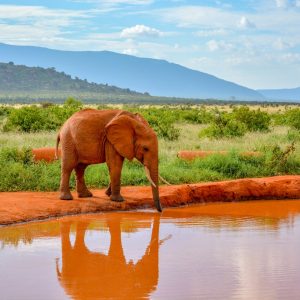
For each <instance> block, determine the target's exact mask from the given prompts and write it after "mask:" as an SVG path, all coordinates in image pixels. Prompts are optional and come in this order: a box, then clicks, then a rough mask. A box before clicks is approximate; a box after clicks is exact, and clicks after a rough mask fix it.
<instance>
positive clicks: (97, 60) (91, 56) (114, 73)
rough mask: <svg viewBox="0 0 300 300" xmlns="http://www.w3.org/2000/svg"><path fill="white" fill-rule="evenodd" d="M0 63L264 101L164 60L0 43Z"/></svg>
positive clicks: (159, 89)
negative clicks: (11, 62)
mask: <svg viewBox="0 0 300 300" xmlns="http://www.w3.org/2000/svg"><path fill="white" fill-rule="evenodd" d="M0 61H2V62H6V63H7V62H9V61H13V62H14V63H15V64H24V65H27V66H40V67H43V68H51V67H54V68H55V69H56V70H58V71H63V72H65V73H67V74H70V75H71V76H73V77H75V76H76V77H78V78H81V79H87V80H88V81H90V82H96V83H102V84H103V83H107V84H109V85H113V86H118V87H120V88H125V89H127V88H129V89H131V90H134V91H138V92H140V93H144V92H148V93H150V94H151V95H154V96H165V97H182V98H197V99H207V98H216V99H223V100H234V99H237V100H264V97H263V96H262V95H261V94H260V93H259V92H257V91H255V90H252V89H249V88H246V87H243V86H241V85H238V84H235V83H233V82H230V81H226V80H224V79H220V78H218V77H216V76H214V75H210V74H207V73H204V72H200V71H197V70H192V69H189V68H186V67H184V66H181V65H179V64H175V63H170V62H168V61H166V60H157V59H153V58H140V57H136V56H132V55H127V54H120V53H116V52H111V51H107V50H104V51H65V50H54V49H49V48H44V47H35V46H14V45H7V44H3V43H0Z"/></svg>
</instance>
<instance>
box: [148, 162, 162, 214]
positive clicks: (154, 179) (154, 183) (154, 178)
mask: <svg viewBox="0 0 300 300" xmlns="http://www.w3.org/2000/svg"><path fill="white" fill-rule="evenodd" d="M145 172H146V176H147V178H148V180H149V181H150V183H151V188H152V195H153V200H154V204H155V207H156V209H157V210H158V211H159V212H161V211H162V207H161V204H160V199H159V190H158V169H157V168H151V169H150V170H149V169H148V168H147V167H146V166H145Z"/></svg>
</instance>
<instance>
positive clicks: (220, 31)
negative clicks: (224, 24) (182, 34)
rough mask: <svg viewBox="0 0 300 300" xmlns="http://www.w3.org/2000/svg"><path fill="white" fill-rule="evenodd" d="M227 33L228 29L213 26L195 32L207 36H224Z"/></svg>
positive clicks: (200, 35)
mask: <svg viewBox="0 0 300 300" xmlns="http://www.w3.org/2000/svg"><path fill="white" fill-rule="evenodd" d="M228 33H229V30H226V29H224V28H215V29H205V30H199V31H197V32H196V33H195V34H196V35H197V36H199V37H209V36H224V35H227V34H228Z"/></svg>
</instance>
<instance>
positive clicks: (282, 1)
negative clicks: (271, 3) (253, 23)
mask: <svg viewBox="0 0 300 300" xmlns="http://www.w3.org/2000/svg"><path fill="white" fill-rule="evenodd" d="M275 3H276V6H277V7H278V8H288V7H300V0H275Z"/></svg>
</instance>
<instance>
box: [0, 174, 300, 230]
mask: <svg viewBox="0 0 300 300" xmlns="http://www.w3.org/2000/svg"><path fill="white" fill-rule="evenodd" d="M104 191H105V190H104V189H103V190H93V193H94V197H93V198H86V199H78V198H77V197H75V199H74V200H73V201H62V200H59V199H58V196H59V194H58V192H3V193H0V224H1V225H6V224H12V223H17V222H24V221H31V220H39V219H46V218H48V217H58V216H64V215H68V214H80V213H91V212H103V211H113V210H130V209H138V208H150V207H153V206H154V205H153V200H152V194H151V188H150V187H123V188H122V194H123V196H124V198H125V199H126V201H124V202H122V203H117V202H113V201H110V200H109V198H108V197H107V196H106V195H105V193H104ZM160 194H161V202H162V205H163V207H172V206H180V205H184V204H191V203H205V202H229V201H243V200H259V199H300V176H276V177H268V178H252V179H238V180H231V181H223V182H212V183H198V184H189V185H177V186H162V187H161V188H160ZM73 195H74V196H75V195H76V194H75V193H73Z"/></svg>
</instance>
